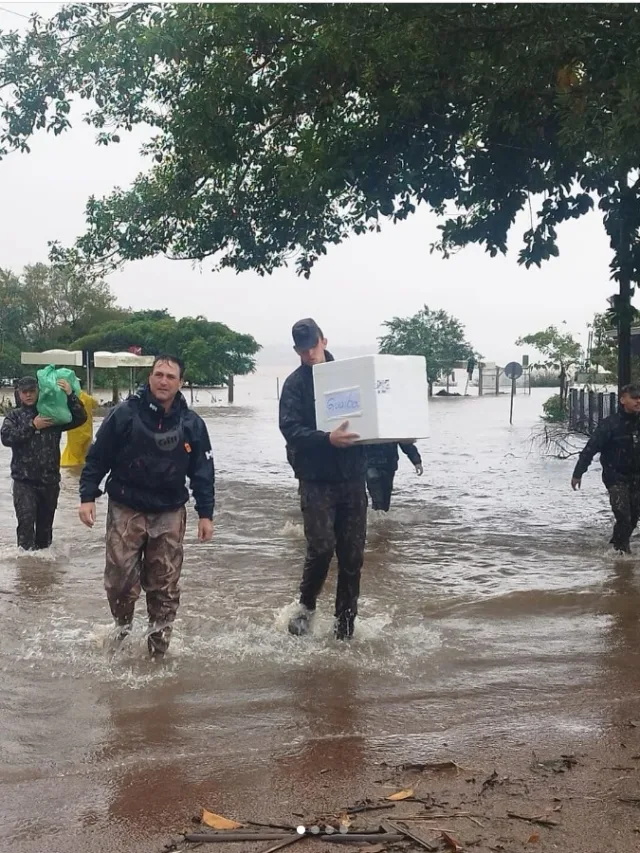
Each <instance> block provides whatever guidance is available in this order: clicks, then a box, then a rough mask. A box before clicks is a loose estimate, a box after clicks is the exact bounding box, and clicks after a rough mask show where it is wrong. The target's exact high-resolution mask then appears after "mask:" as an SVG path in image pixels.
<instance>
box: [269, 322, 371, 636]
mask: <svg viewBox="0 0 640 853" xmlns="http://www.w3.org/2000/svg"><path fill="white" fill-rule="evenodd" d="M292 334H293V343H294V350H295V351H296V353H297V354H298V355H299V356H300V361H301V364H300V367H298V369H297V370H295V371H294V372H293V373H292V374H291V375H290V376H288V377H287V379H286V380H285V383H284V385H283V386H282V394H281V395H280V432H281V433H282V435H283V436H284V439H285V441H286V443H287V448H288V452H287V458H288V459H289V462H290V464H292V466H293V468H294V472H295V475H296V477H297V479H298V481H299V483H300V505H301V508H302V514H303V518H304V533H305V538H306V540H307V555H306V559H305V563H304V571H303V574H302V582H301V584H300V610H299V611H298V613H296V614H295V615H294V616H293V617H292V618H291V620H290V621H289V633H291V634H294V635H296V636H301V635H303V634H306V633H308V632H309V630H310V628H311V620H312V617H313V614H314V612H315V609H316V600H317V597H318V595H319V594H320V591H321V589H322V587H323V585H324V582H325V580H326V577H327V573H328V572H329V566H330V564H331V560H332V558H333V554H334V551H335V552H336V554H337V557H338V589H337V593H336V608H335V628H334V633H335V636H336V638H337V639H339V640H348V639H351V637H352V636H353V629H354V622H355V618H356V615H357V612H358V596H359V594H360V572H361V570H362V563H363V559H364V545H365V538H366V530H367V492H366V487H365V469H366V457H365V451H364V448H363V447H360V446H357V445H356V444H355V442H356V441H357V439H358V435H357V434H356V433H353V432H350V431H349V424H348V421H345V422H344V423H342V424H341V425H340V426H339V427H336V429H334V430H333V432H330V433H329V432H323V431H322V430H319V429H317V424H316V412H315V395H314V389H313V365H314V364H321V363H323V362H325V361H332V360H333V357H332V356H330V355H329V353H328V352H327V341H326V339H325V337H324V335H323V334H322V331H321V329H320V327H319V326H318V324H317V323H316V322H315V321H314V320H312V319H311V318H308V319H305V320H300V321H299V322H298V323H296V324H295V325H294V327H293V329H292Z"/></svg>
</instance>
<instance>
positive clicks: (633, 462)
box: [573, 409, 640, 488]
mask: <svg viewBox="0 0 640 853" xmlns="http://www.w3.org/2000/svg"><path fill="white" fill-rule="evenodd" d="M596 453H599V454H600V464H601V465H602V480H603V482H604V484H605V486H606V487H607V488H609V487H610V486H613V485H615V484H616V483H619V482H625V481H629V480H635V479H637V480H640V417H638V415H628V414H627V413H626V412H625V411H624V409H620V411H619V412H618V413H617V414H615V415H610V416H609V417H608V418H605V419H604V420H603V421H602V423H601V424H599V425H598V427H597V428H596V431H595V432H594V433H593V435H592V436H591V438H590V439H589V441H588V442H587V443H586V445H585V446H584V448H583V449H582V452H581V453H580V456H579V457H578V463H577V465H576V467H575V470H574V472H573V476H574V477H575V478H576V479H581V477H582V475H583V474H584V473H585V471H586V470H587V468H588V467H589V465H591V463H592V461H593V457H594V456H595V455H596Z"/></svg>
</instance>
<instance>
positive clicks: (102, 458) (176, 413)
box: [79, 355, 214, 657]
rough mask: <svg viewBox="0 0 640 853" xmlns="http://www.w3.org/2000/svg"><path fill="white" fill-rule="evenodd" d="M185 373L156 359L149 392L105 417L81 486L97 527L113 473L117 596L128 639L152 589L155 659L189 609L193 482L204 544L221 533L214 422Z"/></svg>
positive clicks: (112, 558) (112, 568)
mask: <svg viewBox="0 0 640 853" xmlns="http://www.w3.org/2000/svg"><path fill="white" fill-rule="evenodd" d="M183 373H184V365H183V363H182V362H181V361H180V359H178V358H176V357H175V356H170V355H161V356H158V357H157V358H156V360H155V362H154V364H153V367H152V369H151V374H150V376H149V384H148V386H146V387H145V388H143V389H142V391H141V392H139V393H138V394H136V395H134V396H132V397H130V398H129V399H128V400H126V401H125V402H124V403H121V404H120V405H119V406H116V408H115V409H113V411H112V412H110V413H109V415H108V416H107V417H106V418H105V419H104V421H103V423H102V426H101V427H100V429H99V430H98V433H97V435H96V440H95V442H94V444H93V445H92V446H91V449H90V450H89V453H88V455H87V462H86V465H85V468H84V470H83V472H82V477H81V480H80V501H81V504H80V509H79V515H80V520H81V521H82V522H83V523H84V524H86V525H87V527H93V525H94V523H95V520H96V505H95V500H96V498H97V497H99V496H100V495H101V494H102V492H101V491H100V483H101V482H102V479H103V478H104V476H105V475H106V474H109V477H108V479H107V484H106V488H105V491H106V493H107V494H108V495H109V509H108V513H107V536H106V543H107V549H106V550H107V553H106V568H105V575H104V578H105V589H106V591H107V598H108V600H109V606H110V608H111V613H112V614H113V617H114V619H115V621H116V625H117V626H118V627H119V628H120V629H121V631H120V634H119V639H120V640H121V639H123V638H124V637H125V636H126V635H127V633H128V632H129V631H130V629H131V624H132V622H133V611H134V608H135V605H136V601H137V600H138V597H139V596H140V591H141V588H142V589H143V590H144V591H145V592H146V596H147V612H148V616H149V636H148V646H149V653H150V654H151V656H152V657H158V656H161V655H163V654H164V653H165V651H166V650H167V648H168V646H169V640H170V638H171V630H172V625H173V622H174V620H175V618H176V612H177V610H178V604H179V602H180V588H179V580H180V572H181V570H182V557H183V549H182V540H183V538H184V533H185V526H186V521H187V513H186V509H185V504H186V503H187V501H188V500H189V492H188V490H187V488H186V479H187V478H188V479H189V482H190V485H191V490H192V492H193V496H194V498H195V507H196V512H197V513H198V516H199V521H198V538H199V539H200V541H202V542H206V541H208V540H209V539H211V537H212V536H213V521H212V519H213V506H214V469H213V453H212V451H211V442H210V441H209V434H208V432H207V427H206V426H205V423H204V421H203V420H202V418H201V417H200V416H199V415H197V414H196V413H195V412H193V411H191V410H190V409H189V408H188V406H187V403H186V400H185V399H184V397H183V396H182V394H181V393H180V388H181V387H182V376H183Z"/></svg>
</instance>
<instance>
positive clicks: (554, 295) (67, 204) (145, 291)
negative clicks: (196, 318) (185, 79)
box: [0, 2, 615, 363]
mask: <svg viewBox="0 0 640 853" xmlns="http://www.w3.org/2000/svg"><path fill="white" fill-rule="evenodd" d="M0 6H2V7H3V8H4V9H10V10H14V11H17V12H20V13H21V14H28V13H30V12H31V11H33V10H34V9H37V10H38V11H39V12H40V13H41V14H51V13H52V11H55V9H56V6H57V4H41V3H40V4H33V3H3V2H0ZM23 24H26V21H24V20H22V19H20V18H19V17H17V16H16V15H13V14H9V13H7V12H3V11H0V29H2V30H6V29H14V28H20V27H21V26H22V25H23ZM94 138H95V131H94V130H92V129H91V128H89V127H88V126H87V125H85V124H83V123H82V122H81V121H80V114H78V115H76V117H75V119H74V125H73V128H72V129H71V130H70V131H69V132H67V133H66V134H64V135H63V136H61V137H57V138H54V137H53V136H50V135H47V134H40V135H38V136H37V137H35V138H34V139H33V141H32V145H31V148H32V151H31V153H30V154H27V155H21V154H12V155H11V156H10V157H8V158H7V159H5V160H3V161H0V200H1V204H0V234H1V238H2V239H1V241H0V247H1V248H0V267H3V268H10V269H13V270H14V271H19V270H20V268H21V267H22V266H23V265H24V264H29V263H35V262H37V261H45V262H46V260H47V251H48V250H47V240H60V241H61V242H62V243H64V244H70V243H72V242H73V239H74V238H75V237H76V236H77V235H78V234H80V233H81V231H82V229H83V224H84V206H85V202H86V200H87V198H88V197H89V196H90V195H91V194H95V195H97V196H101V195H103V194H106V193H108V192H109V191H110V190H111V189H112V188H113V187H115V186H121V187H127V186H128V184H129V182H130V181H131V179H132V178H133V177H134V176H135V175H136V174H137V173H138V172H140V171H143V170H145V169H146V160H145V159H143V158H142V157H141V156H140V155H139V153H138V151H139V147H140V141H141V139H142V138H143V137H142V135H141V134H137V135H133V136H129V137H127V136H126V135H125V134H123V142H122V143H121V144H120V145H114V146H110V147H109V148H104V147H100V148H98V147H97V146H96V145H95V144H94ZM437 224H438V220H437V218H436V217H435V216H433V215H431V214H429V213H428V212H427V211H426V210H422V211H420V212H419V213H417V214H416V215H415V216H413V217H412V218H410V219H409V220H408V221H406V222H403V223H400V224H398V225H392V224H387V225H386V226H385V227H384V228H383V232H382V233H381V234H369V235H365V236H361V237H353V238H352V239H350V240H349V241H347V242H346V243H344V244H343V245H341V246H338V247H332V248H329V249H328V254H327V256H325V257H324V258H323V259H322V260H321V261H319V262H318V264H317V265H316V267H315V268H314V271H313V272H312V275H311V279H310V280H309V281H306V280H304V279H302V278H299V277H298V276H296V274H295V272H294V270H293V268H289V269H286V270H281V271H279V272H276V273H274V274H273V275H272V276H270V277H265V278H261V277H260V276H258V275H257V274H254V273H241V274H240V275H237V274H235V273H233V272H231V271H225V272H222V273H214V272H212V271H211V269H210V265H209V266H207V264H206V263H205V264H203V265H202V266H201V268H194V267H193V265H192V264H191V263H189V262H176V261H169V260H166V259H164V258H154V259H149V260H147V261H141V262H136V263H131V264H128V265H127V266H126V267H125V268H124V270H123V271H122V272H120V273H117V274H115V275H113V276H112V277H111V278H110V284H111V287H112V289H113V291H114V293H115V294H116V296H117V298H118V300H119V301H120V302H121V303H122V304H123V305H128V306H131V307H133V308H138V309H140V308H168V309H169V311H170V313H172V314H174V315H176V316H178V317H180V316H184V315H195V314H204V315H205V316H207V317H208V318H209V319H210V320H217V321H220V322H223V323H227V324H228V325H229V326H231V327H232V328H233V329H235V330H237V331H240V332H247V333H250V334H252V335H254V336H255V337H256V339H257V340H258V341H259V342H260V343H262V344H265V345H270V344H276V345H282V344H283V343H284V344H285V345H288V344H289V340H290V337H289V336H290V329H291V325H292V323H293V322H295V320H297V319H299V318H300V317H306V316H312V317H314V318H315V319H316V320H317V321H318V323H319V324H320V325H321V327H322V328H323V330H324V331H325V334H326V335H327V337H328V339H329V342H330V346H331V347H332V348H333V349H334V350H335V351H336V352H338V353H339V349H340V346H346V345H350V344H354V345H365V346H366V345H371V346H372V347H373V346H374V345H375V342H376V338H377V337H378V336H379V335H380V334H382V332H383V329H382V328H381V323H383V322H384V321H385V320H388V319H390V318H392V317H394V316H409V315H411V314H414V313H415V312H416V311H418V310H420V308H421V307H422V306H423V305H424V304H425V303H426V304H427V305H429V307H430V308H444V309H445V310H446V311H448V312H450V313H452V314H453V315H455V316H456V317H458V318H459V319H460V320H461V321H462V322H463V323H464V325H465V326H466V329H467V337H468V339H469V341H470V343H471V344H472V345H473V346H474V347H476V349H477V350H479V351H480V352H481V353H482V355H483V356H484V357H485V358H486V359H487V360H492V361H493V360H495V361H498V362H499V363H505V362H506V361H509V360H512V359H517V358H518V357H519V355H520V354H521V352H522V351H521V350H520V351H519V350H518V348H517V347H516V346H515V344H514V341H515V340H516V338H517V337H518V336H520V335H524V334H527V333H529V332H535V331H538V330H539V329H542V328H545V327H546V326H548V325H550V324H561V323H562V322H563V321H566V323H567V326H566V329H567V330H570V331H571V332H573V333H575V334H576V335H578V336H579V337H580V338H581V340H582V341H583V342H584V343H586V324H587V323H588V322H590V320H591V319H592V317H593V314H594V312H596V311H602V310H603V309H604V308H606V307H607V306H606V302H605V300H606V298H607V296H609V295H610V294H611V293H613V291H614V290H615V286H614V284H613V283H612V282H611V281H610V280H609V269H608V265H609V261H610V251H609V247H608V241H607V238H606V235H605V233H604V229H603V227H602V223H601V219H600V217H599V214H597V213H593V214H590V215H589V216H587V217H585V218H583V219H581V220H578V221H572V222H570V223H567V224H565V225H563V226H561V227H560V229H559V245H560V257H559V258H556V259H554V260H552V261H549V262H547V263H546V264H545V265H543V267H542V269H541V270H537V269H532V270H525V269H524V268H522V267H519V266H518V264H517V253H518V250H519V248H520V246H521V234H522V232H523V231H524V230H526V229H527V228H528V216H523V217H522V219H521V220H520V221H519V222H517V223H516V227H515V228H514V230H513V232H512V235H511V241H510V253H509V255H508V256H507V257H506V258H503V257H499V258H490V257H489V256H488V255H487V254H486V253H484V252H483V251H482V250H481V249H479V248H477V247H470V248H467V249H463V250H462V251H461V252H460V253H459V254H458V255H456V257H454V258H451V259H449V260H444V259H442V258H441V257H439V256H438V255H435V254H433V255H432V254H430V245H431V243H432V242H433V240H434V239H436V238H437V234H438V232H437V230H436V226H437ZM532 355H533V353H532Z"/></svg>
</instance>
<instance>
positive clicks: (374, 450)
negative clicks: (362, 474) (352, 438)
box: [366, 441, 422, 472]
mask: <svg viewBox="0 0 640 853" xmlns="http://www.w3.org/2000/svg"><path fill="white" fill-rule="evenodd" d="M366 447H367V468H378V469H380V470H382V471H389V472H391V471H397V470H398V448H400V450H402V452H403V453H404V454H406V455H407V456H408V457H409V460H410V461H411V462H412V463H413V464H414V465H422V457H421V456H420V451H419V450H418V448H417V447H416V446H415V444H401V443H400V442H398V441H384V442H381V443H380V444H368V445H367V446H366Z"/></svg>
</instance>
